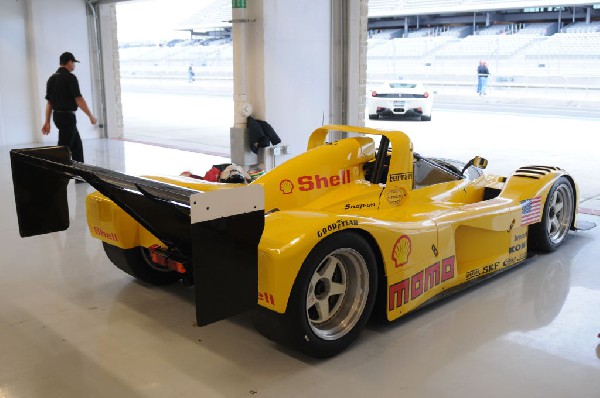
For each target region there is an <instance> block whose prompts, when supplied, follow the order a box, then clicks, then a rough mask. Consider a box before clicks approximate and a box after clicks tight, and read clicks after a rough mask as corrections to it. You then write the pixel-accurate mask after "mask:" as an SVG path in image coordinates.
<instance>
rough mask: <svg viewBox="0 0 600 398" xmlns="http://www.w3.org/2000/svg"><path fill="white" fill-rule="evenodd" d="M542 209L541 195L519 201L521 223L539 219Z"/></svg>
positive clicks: (527, 223)
mask: <svg viewBox="0 0 600 398" xmlns="http://www.w3.org/2000/svg"><path fill="white" fill-rule="evenodd" d="M541 210H542V197H541V196H536V197H535V198H533V199H525V200H522V201H521V225H529V224H533V223H536V222H538V221H539V220H540V214H541Z"/></svg>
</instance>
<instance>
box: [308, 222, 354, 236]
mask: <svg viewBox="0 0 600 398" xmlns="http://www.w3.org/2000/svg"><path fill="white" fill-rule="evenodd" d="M357 225H358V221H357V220H337V221H336V222H334V223H331V224H329V225H328V226H326V227H323V228H321V229H320V230H318V231H317V237H318V238H322V237H323V236H325V235H327V234H330V233H332V232H335V231H339V230H341V229H344V228H346V227H354V226H357Z"/></svg>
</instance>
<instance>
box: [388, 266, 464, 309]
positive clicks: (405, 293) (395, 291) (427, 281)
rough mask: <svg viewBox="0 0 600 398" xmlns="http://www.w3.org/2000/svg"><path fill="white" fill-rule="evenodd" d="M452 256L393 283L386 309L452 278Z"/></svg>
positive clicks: (403, 302)
mask: <svg viewBox="0 0 600 398" xmlns="http://www.w3.org/2000/svg"><path fill="white" fill-rule="evenodd" d="M454 268H455V267H454V256H452V257H448V258H445V259H443V260H442V261H441V263H440V262H439V261H438V262H436V263H433V264H432V265H430V266H429V267H427V268H425V269H424V270H421V271H419V272H417V273H416V274H414V275H413V276H411V277H410V278H406V279H404V280H402V281H400V282H398V283H394V284H393V285H392V286H390V289H389V302H388V309H389V310H390V311H393V310H395V309H396V308H400V307H402V306H403V305H404V304H408V302H409V301H412V300H414V299H416V298H418V297H420V296H421V295H422V294H423V293H426V292H427V291H428V290H429V289H432V288H434V287H436V286H439V285H441V284H443V283H444V282H446V281H449V280H450V279H452V278H454Z"/></svg>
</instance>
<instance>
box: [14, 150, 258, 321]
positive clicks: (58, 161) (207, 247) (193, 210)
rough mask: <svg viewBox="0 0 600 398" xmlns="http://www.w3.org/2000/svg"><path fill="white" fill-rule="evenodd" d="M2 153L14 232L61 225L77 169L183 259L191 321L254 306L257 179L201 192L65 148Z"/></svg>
mask: <svg viewBox="0 0 600 398" xmlns="http://www.w3.org/2000/svg"><path fill="white" fill-rule="evenodd" d="M10 158H11V165H12V175H13V185H14V192H15V203H16V208H17V217H18V222H19V233H20V234H21V236H22V237H28V236H33V235H40V234H46V233H50V232H56V231H63V230H65V229H67V228H68V227H69V208H68V203H67V184H68V182H69V180H70V179H71V178H73V177H75V176H78V177H81V178H83V179H85V180H86V181H87V182H88V183H89V184H90V185H91V186H93V187H94V188H95V189H96V190H98V191H99V192H100V193H102V194H103V195H104V196H106V197H108V198H109V199H110V200H112V201H113V202H115V203H116V204H117V205H118V206H119V207H121V208H122V209H123V210H124V211H125V212H127V213H128V214H129V215H131V216H132V217H133V218H134V219H135V220H136V221H137V222H139V223H140V224H141V225H142V226H144V227H145V228H146V229H148V231H150V232H151V233H152V234H154V236H156V237H157V238H158V239H160V240H161V241H162V242H163V243H165V244H166V245H167V246H169V248H170V249H175V250H178V251H179V252H180V253H181V254H182V255H183V256H184V257H185V258H187V259H189V260H190V263H191V264H192V266H191V269H189V270H187V272H189V273H191V274H192V276H193V282H194V285H195V291H196V319H197V322H198V325H199V326H203V325H207V324H209V323H212V322H216V321H218V320H221V319H224V318H226V317H229V316H232V315H235V314H237V313H240V312H243V311H246V310H249V309H251V308H254V307H255V306H256V304H257V299H258V243H259V241H260V238H261V236H262V232H263V228H264V193H263V189H262V186H260V185H250V186H240V187H239V188H237V187H236V188H231V189H222V190H218V191H212V192H202V191H197V190H193V189H188V188H184V187H179V186H176V185H171V184H166V183H162V182H158V181H153V180H150V179H147V178H140V177H133V176H128V175H126V174H122V173H119V172H115V171H111V170H107V169H103V168H101V167H97V166H92V165H87V164H84V163H79V162H76V161H73V160H71V154H70V151H69V149H68V148H66V147H56V146H55V147H41V148H27V149H13V150H11V152H10ZM240 198H243V200H240Z"/></svg>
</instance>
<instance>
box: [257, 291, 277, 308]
mask: <svg viewBox="0 0 600 398" xmlns="http://www.w3.org/2000/svg"><path fill="white" fill-rule="evenodd" d="M258 301H264V302H265V303H267V304H271V305H275V298H274V297H273V295H272V294H271V293H267V292H264V293H260V292H259V293H258Z"/></svg>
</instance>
